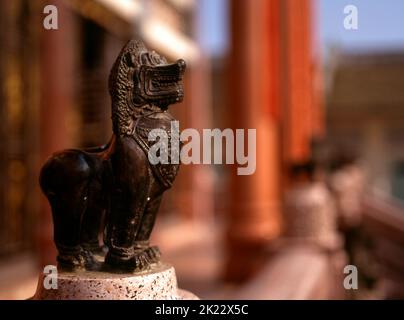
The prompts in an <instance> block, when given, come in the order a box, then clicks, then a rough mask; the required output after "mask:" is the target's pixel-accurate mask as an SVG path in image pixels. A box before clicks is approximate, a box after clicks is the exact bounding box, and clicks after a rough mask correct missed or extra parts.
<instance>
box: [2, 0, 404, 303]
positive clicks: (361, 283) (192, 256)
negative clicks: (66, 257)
mask: <svg viewBox="0 0 404 320" xmlns="http://www.w3.org/2000/svg"><path fill="white" fill-rule="evenodd" d="M49 4H53V5H55V6H56V7H57V9H58V29H57V30H46V29H45V28H44V27H43V20H44V18H45V17H46V16H47V14H44V12H43V11H44V7H45V6H46V5H49ZM348 5H353V6H355V7H354V8H356V9H357V10H353V11H352V10H351V11H348V12H345V13H344V9H345V8H346V6H348ZM350 8H351V9H352V7H350ZM355 11H356V13H357V18H358V19H357V29H355V28H354V29H350V28H349V25H354V24H352V23H353V22H352V21H353V20H351V18H352V14H353V15H355ZM347 17H348V18H347ZM403 18H404V2H402V1H401V0H385V1H383V2H380V1H372V0H366V1H365V0H349V1H348V0H251V1H245V0H148V1H146V0H70V1H69V0H66V1H63V0H55V1H46V2H45V1H41V0H38V1H28V0H15V1H1V2H0V46H1V50H0V113H1V114H0V119H1V120H2V124H1V126H0V145H1V148H0V150H1V152H0V171H1V174H0V179H1V182H0V298H2V299H26V298H29V297H31V296H32V295H33V293H34V292H35V289H36V285H37V277H38V272H39V271H40V270H42V268H43V266H44V265H46V264H55V255H56V252H55V248H54V245H53V240H52V236H53V230H52V221H51V213H50V208H49V206H48V203H47V201H46V199H45V197H44V196H43V195H42V194H41V192H40V190H39V184H38V175H39V170H40V168H41V165H42V164H43V163H44V161H45V160H46V159H47V158H48V157H49V156H50V155H51V154H52V152H54V151H56V150H60V149H63V148H71V147H75V148H76V147H89V146H95V145H100V144H104V143H106V142H107V141H108V139H109V137H110V135H111V132H112V131H111V120H110V98H109V95H108V90H107V79H108V75H109V71H110V68H111V66H112V63H113V62H114V60H115V58H116V56H117V54H118V52H119V51H120V49H121V47H122V46H123V45H124V43H125V42H126V41H127V40H128V39H131V38H140V39H142V40H144V41H145V43H146V44H147V46H148V47H149V48H153V49H155V50H156V51H158V52H160V53H162V54H163V55H165V56H166V57H167V58H168V59H169V60H172V61H173V60H176V59H178V58H184V59H185V60H186V61H187V64H188V69H187V72H186V77H185V93H186V97H185V99H184V102H182V103H181V104H179V105H174V106H172V107H171V109H170V110H171V112H172V113H173V114H174V115H175V116H176V117H177V118H178V119H179V120H180V125H181V128H182V129H184V128H196V129H198V130H202V129H203V128H220V129H225V128H232V129H238V128H244V129H248V128H253V129H256V130H257V167H256V172H255V174H253V175H250V176H238V175H237V174H236V167H237V166H233V165H187V166H185V165H183V166H182V167H181V170H180V173H179V175H178V177H177V180H176V183H175V184H174V187H173V188H172V189H171V190H170V191H168V192H167V193H166V194H165V196H164V199H163V204H162V207H161V210H160V214H159V218H158V222H157V225H156V227H155V229H154V234H153V242H154V243H156V244H158V245H159V246H160V249H161V251H162V252H163V259H164V260H165V261H167V262H170V263H172V264H173V265H174V266H175V268H176V272H177V277H178V281H179V285H180V286H181V287H182V288H183V289H187V290H190V291H192V292H194V293H195V294H197V295H198V296H199V297H201V298H210V299H233V298H247V299H390V298H398V299H401V298H404V209H403V208H404V207H403V200H404V139H403V137H404V19H403ZM346 19H348V20H349V21H348V28H346V25H345V27H344V21H345V22H346ZM347 265H353V266H355V267H356V269H355V270H356V271H357V272H356V273H355V274H356V275H357V279H358V283H357V289H356V290H355V289H349V286H348V287H347V285H346V283H347V279H345V277H346V276H348V275H349V274H348V273H347V269H345V267H346V266H347ZM344 270H345V273H344ZM355 274H354V275H355ZM344 279H345V280H344ZM348 282H349V281H348ZM344 283H345V286H344ZM350 285H351V286H353V287H356V286H355V281H354V282H352V281H351V282H350Z"/></svg>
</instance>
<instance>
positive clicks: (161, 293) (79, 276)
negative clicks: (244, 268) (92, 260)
mask: <svg viewBox="0 0 404 320" xmlns="http://www.w3.org/2000/svg"><path fill="white" fill-rule="evenodd" d="M44 280H45V275H41V276H40V277H39V281H38V287H37V291H36V293H35V295H34V297H33V299H34V300H196V299H198V297H196V296H195V295H194V294H192V293H190V292H188V291H184V290H180V289H178V287H177V278H176V275H175V269H174V267H173V266H171V265H169V264H165V263H159V264H156V265H154V266H153V267H152V268H151V270H148V271H144V272H140V273H136V274H114V273H107V272H89V271H82V272H75V273H73V272H60V273H58V275H57V285H58V288H57V289H45V288H44Z"/></svg>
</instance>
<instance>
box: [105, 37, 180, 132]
mask: <svg viewBox="0 0 404 320" xmlns="http://www.w3.org/2000/svg"><path fill="white" fill-rule="evenodd" d="M185 68H186V64H185V61H184V60H182V59H179V60H177V62H175V63H172V64H169V63H167V60H166V58H165V57H163V56H161V55H159V54H158V53H157V52H155V51H149V50H148V49H147V48H146V46H145V45H144V44H143V42H141V41H139V40H130V41H129V42H128V43H127V44H126V45H125V46H124V47H123V49H122V50H121V52H120V54H119V56H118V58H117V59H116V61H115V63H114V65H113V67H112V70H111V74H110V77H109V92H110V95H111V99H112V123H113V130H114V133H115V134H118V135H128V134H131V132H132V130H133V123H134V122H135V120H136V117H137V116H138V115H139V114H141V111H142V109H143V108H145V107H147V106H148V107H154V108H159V109H161V110H166V109H167V108H168V106H169V105H170V104H173V103H178V102H181V101H182V100H183V98H184V89H183V84H182V78H183V74H184V71H185Z"/></svg>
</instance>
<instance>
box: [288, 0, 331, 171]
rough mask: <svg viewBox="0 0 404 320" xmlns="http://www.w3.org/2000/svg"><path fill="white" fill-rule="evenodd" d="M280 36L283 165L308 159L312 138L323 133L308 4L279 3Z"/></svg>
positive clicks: (305, 0)
mask: <svg viewBox="0 0 404 320" xmlns="http://www.w3.org/2000/svg"><path fill="white" fill-rule="evenodd" d="M282 20H283V29H284V31H283V34H284V39H283V41H284V50H283V54H284V59H285V63H284V68H285V75H286V76H285V79H284V80H285V83H284V85H285V88H286V90H285V91H284V93H285V96H284V110H283V123H284V156H285V160H286V161H287V163H290V162H299V161H302V160H305V159H307V158H308V157H309V156H310V152H311V150H310V143H311V140H312V138H313V137H315V136H320V135H321V134H322V132H323V124H322V118H323V117H322V103H321V91H320V89H321V88H320V85H321V81H322V79H321V77H320V75H321V73H320V70H319V63H318V57H317V58H316V57H315V56H314V50H313V45H314V44H313V35H312V34H313V28H312V1H311V0H286V1H284V2H282Z"/></svg>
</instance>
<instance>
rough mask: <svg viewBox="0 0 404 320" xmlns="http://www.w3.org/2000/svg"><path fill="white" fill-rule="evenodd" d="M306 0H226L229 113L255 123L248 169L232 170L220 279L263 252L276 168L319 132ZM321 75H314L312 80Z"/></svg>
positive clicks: (244, 123) (253, 263)
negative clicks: (243, 172)
mask: <svg viewBox="0 0 404 320" xmlns="http://www.w3.org/2000/svg"><path fill="white" fill-rule="evenodd" d="M311 5H312V3H311V0H286V1H284V0H271V1H267V0H254V1H244V0H234V1H231V2H230V6H231V8H230V13H231V33H232V35H231V50H230V65H229V76H230V81H229V82H230V86H231V87H230V90H229V92H230V96H229V100H230V103H229V106H230V108H231V110H229V115H230V117H231V124H232V127H233V128H234V129H236V128H255V129H256V130H257V159H256V160H257V162H256V172H255V174H253V175H251V176H237V173H236V171H234V172H232V175H231V184H230V195H229V197H230V203H231V205H230V206H229V208H228V214H227V217H228V219H227V220H228V225H227V231H226V244H227V254H228V256H227V260H226V264H225V278H226V279H227V280H232V281H242V280H244V279H246V278H248V277H249V276H250V275H252V274H254V273H255V272H256V271H257V270H258V269H259V267H260V266H261V265H262V261H263V260H264V259H266V258H267V257H266V253H265V251H266V247H267V245H268V243H269V242H270V240H271V239H273V238H275V237H277V236H278V235H279V233H280V231H281V193H282V190H283V189H284V187H283V184H284V181H285V175H284V172H285V171H282V168H285V167H286V166H287V164H290V163H291V162H296V161H302V160H306V159H307V158H309V156H310V152H311V150H310V144H311V140H312V138H313V137H315V136H319V135H320V134H321V133H322V130H323V127H322V113H321V110H322V105H321V104H320V103H319V102H321V99H319V97H320V96H319V92H318V91H317V88H316V86H317V85H318V84H319V81H318V80H319V78H318V77H317V76H318V74H316V73H315V72H314V71H315V70H317V69H315V66H316V64H315V63H313V48H312V46H313V43H312V38H313V36H312V24H311V19H312V15H311V12H312V8H311ZM320 80H321V79H320Z"/></svg>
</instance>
